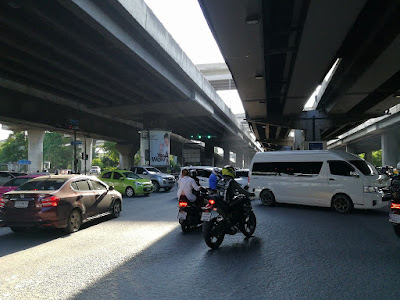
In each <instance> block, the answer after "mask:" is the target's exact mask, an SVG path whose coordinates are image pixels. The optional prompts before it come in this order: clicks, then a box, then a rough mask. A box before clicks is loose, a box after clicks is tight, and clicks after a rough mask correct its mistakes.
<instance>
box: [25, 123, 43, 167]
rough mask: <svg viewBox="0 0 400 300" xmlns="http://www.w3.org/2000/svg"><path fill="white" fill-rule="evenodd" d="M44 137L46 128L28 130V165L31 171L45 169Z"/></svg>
mask: <svg viewBox="0 0 400 300" xmlns="http://www.w3.org/2000/svg"><path fill="white" fill-rule="evenodd" d="M43 139H44V130H41V129H29V130H28V160H30V161H31V164H30V165H28V171H29V172H36V171H42V169H43Z"/></svg>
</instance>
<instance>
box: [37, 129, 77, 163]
mask: <svg viewBox="0 0 400 300" xmlns="http://www.w3.org/2000/svg"><path fill="white" fill-rule="evenodd" d="M70 142H71V138H65V137H63V135H62V134H61V133H56V132H46V133H45V135H44V140H43V160H44V161H50V166H51V168H52V169H68V168H71V164H72V160H73V147H72V146H71V145H70Z"/></svg>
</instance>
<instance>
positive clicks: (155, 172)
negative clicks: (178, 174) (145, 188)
mask: <svg viewBox="0 0 400 300" xmlns="http://www.w3.org/2000/svg"><path fill="white" fill-rule="evenodd" d="M131 171H132V172H133V173H135V174H137V175H139V176H140V177H142V178H145V179H149V180H151V182H152V183H153V186H154V188H153V190H154V191H155V192H158V191H159V190H160V188H162V189H164V191H166V192H168V191H170V190H171V189H172V188H173V187H174V185H175V177H174V176H173V175H170V174H166V173H163V172H161V171H160V170H159V169H157V168H154V167H149V166H133V167H131Z"/></svg>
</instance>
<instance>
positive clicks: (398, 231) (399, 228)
mask: <svg viewBox="0 0 400 300" xmlns="http://www.w3.org/2000/svg"><path fill="white" fill-rule="evenodd" d="M393 229H394V233H396V235H397V236H398V237H400V224H396V225H393Z"/></svg>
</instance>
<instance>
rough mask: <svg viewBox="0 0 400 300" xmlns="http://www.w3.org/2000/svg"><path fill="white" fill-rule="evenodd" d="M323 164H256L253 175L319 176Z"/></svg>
mask: <svg viewBox="0 0 400 300" xmlns="http://www.w3.org/2000/svg"><path fill="white" fill-rule="evenodd" d="M321 167H322V161H321V162H319V161H318V162H266V163H264V162H260V163H254V164H253V169H252V175H263V176H281V175H293V176H317V175H318V174H319V172H320V171H321Z"/></svg>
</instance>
